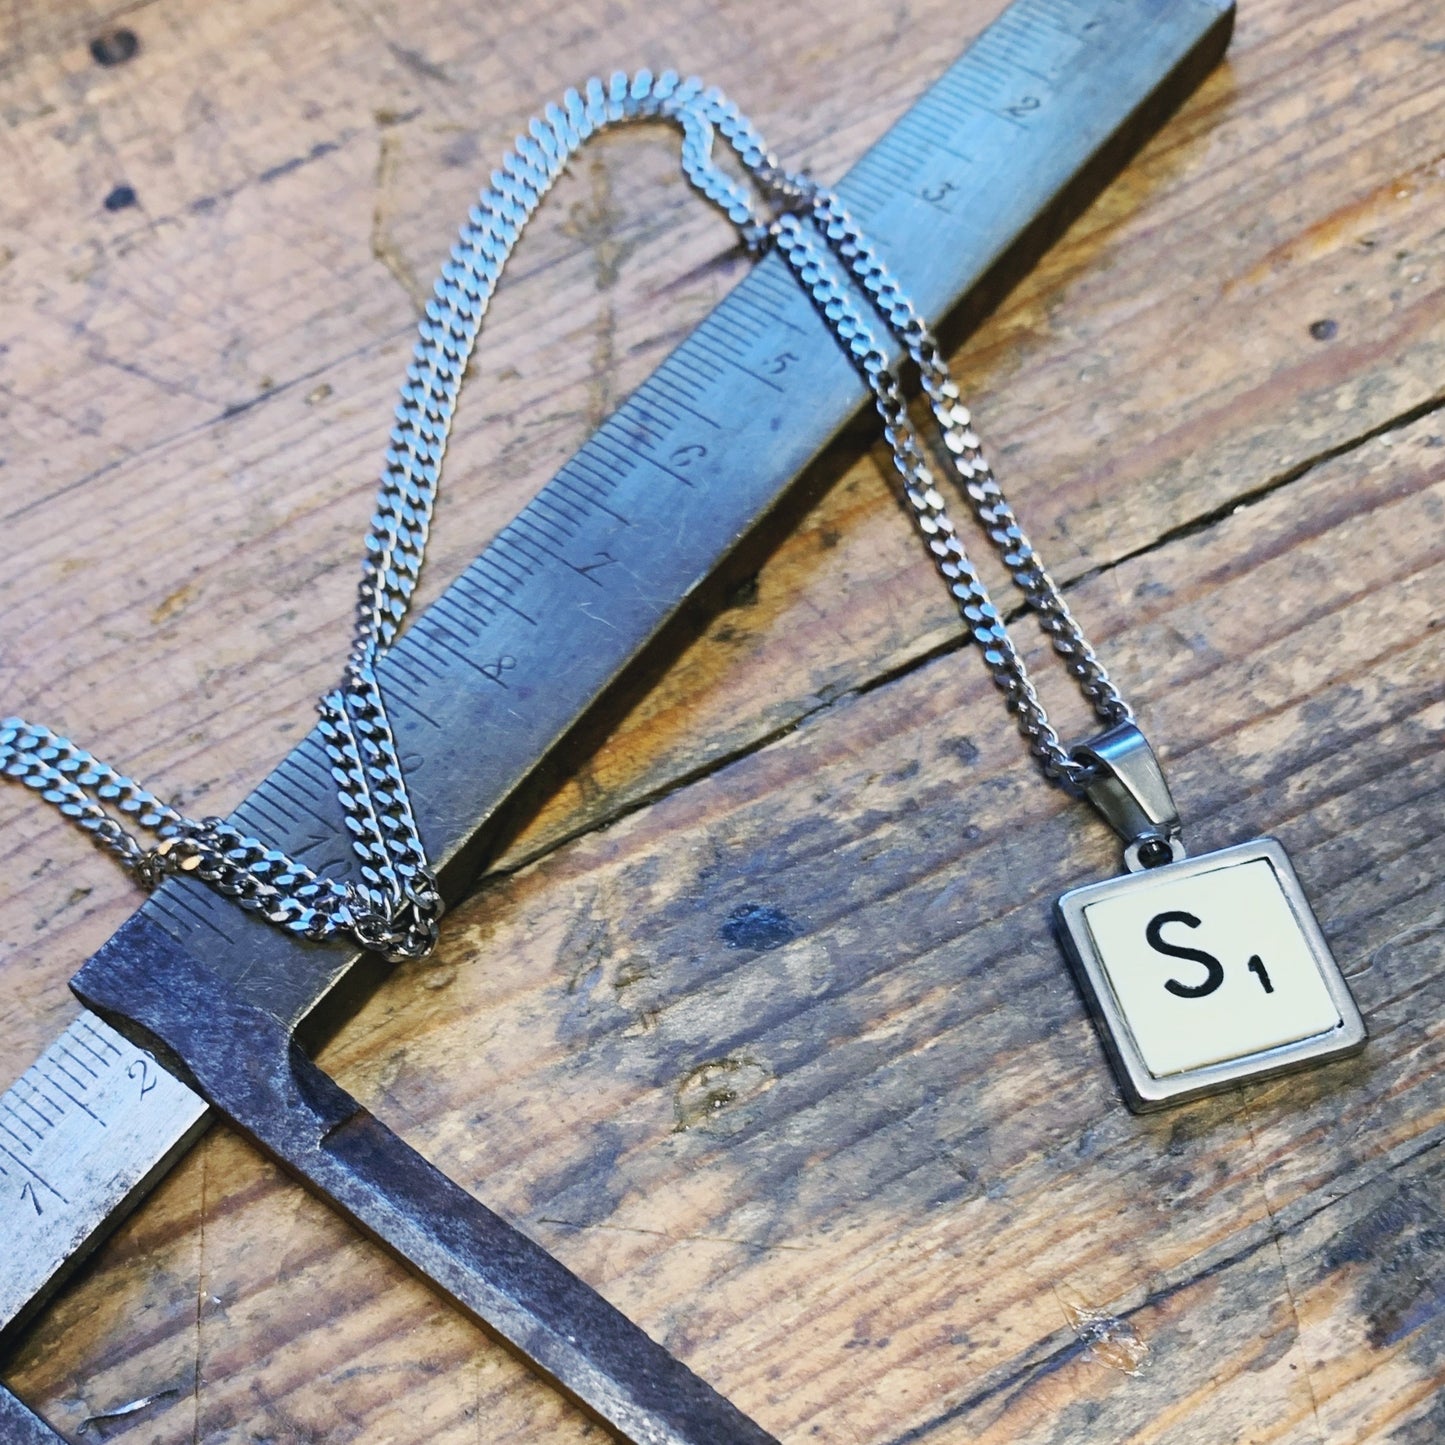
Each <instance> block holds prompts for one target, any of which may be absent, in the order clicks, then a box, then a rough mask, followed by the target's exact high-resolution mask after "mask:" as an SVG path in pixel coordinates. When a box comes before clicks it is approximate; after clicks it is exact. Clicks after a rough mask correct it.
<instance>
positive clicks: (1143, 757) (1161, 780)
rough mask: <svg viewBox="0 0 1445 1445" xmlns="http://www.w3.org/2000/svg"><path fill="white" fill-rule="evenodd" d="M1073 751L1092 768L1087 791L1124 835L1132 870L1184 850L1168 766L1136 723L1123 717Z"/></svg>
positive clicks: (1174, 859)
mask: <svg viewBox="0 0 1445 1445" xmlns="http://www.w3.org/2000/svg"><path fill="white" fill-rule="evenodd" d="M1069 756H1070V757H1072V758H1073V759H1074V761H1075V762H1078V763H1083V764H1084V765H1085V766H1086V767H1087V768H1089V770H1090V772H1091V774H1092V777H1091V778H1090V780H1089V781H1088V782H1087V783H1085V784H1084V796H1085V797H1086V798H1088V800H1089V801H1090V802H1091V803H1092V804H1093V805H1094V806H1095V807H1096V808H1097V809H1098V810H1099V812H1101V813H1102V814H1103V815H1104V817H1105V818H1106V819H1107V820H1108V822H1109V825H1110V827H1112V828H1113V829H1114V831H1115V832H1116V833H1117V834H1118V835H1119V836H1120V837H1121V838H1122V839H1123V840H1124V865H1125V867H1127V868H1128V870H1129V871H1130V872H1131V873H1141V872H1143V871H1144V870H1145V869H1146V868H1158V867H1161V866H1162V865H1163V864H1165V863H1177V862H1178V861H1179V860H1180V859H1181V858H1183V857H1184V856H1185V853H1184V842H1183V839H1182V838H1181V837H1180V836H1179V834H1180V829H1181V824H1180V822H1179V810H1178V808H1176V807H1175V806H1174V798H1173V795H1172V794H1171V793H1170V791H1169V784H1168V782H1167V781H1166V779H1165V777H1164V770H1163V768H1161V767H1160V766H1159V759H1158V758H1157V757H1155V756H1154V749H1153V748H1151V747H1150V746H1149V739H1148V738H1146V737H1145V736H1144V734H1143V733H1142V732H1140V731H1139V729H1138V728H1137V727H1136V726H1135V725H1134V724H1133V723H1131V722H1129V723H1119V724H1118V725H1117V726H1116V727H1112V728H1110V729H1109V730H1108V731H1107V732H1102V733H1100V734H1099V735H1098V737H1094V738H1090V739H1089V740H1088V741H1087V742H1082V743H1078V744H1076V745H1075V747H1074V748H1073V749H1072V750H1071V751H1070V754H1069Z"/></svg>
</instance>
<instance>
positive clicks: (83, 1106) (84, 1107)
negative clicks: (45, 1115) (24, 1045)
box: [36, 1060, 106, 1129]
mask: <svg viewBox="0 0 1445 1445" xmlns="http://www.w3.org/2000/svg"><path fill="white" fill-rule="evenodd" d="M51 1066H52V1067H53V1068H59V1065H58V1064H56V1063H55V1062H54V1060H52V1061H51ZM36 1067H37V1068H38V1067H39V1065H37V1066H36ZM44 1078H45V1082H46V1083H48V1084H49V1085H50V1087H51V1088H52V1089H54V1090H55V1091H56V1092H57V1093H60V1094H64V1095H65V1097H66V1098H67V1099H69V1100H70V1102H71V1103H72V1104H74V1105H75V1107H76V1108H77V1109H79V1110H81V1111H82V1112H83V1113H86V1114H89V1115H90V1117H91V1118H92V1119H94V1120H95V1122H96V1123H97V1124H99V1125H100V1127H101V1128H102V1129H104V1128H105V1127H106V1123H105V1120H104V1119H102V1118H101V1117H100V1115H99V1114H97V1113H96V1112H95V1111H94V1110H93V1109H91V1107H90V1105H88V1104H87V1103H86V1102H85V1100H84V1098H79V1099H78V1098H76V1096H75V1095H74V1094H72V1093H71V1092H70V1091H69V1090H68V1089H67V1088H65V1086H64V1085H63V1084H60V1083H57V1082H56V1081H55V1080H54V1079H53V1078H51V1077H50V1076H49V1075H45V1076H44ZM66 1078H68V1079H70V1082H71V1083H73V1084H75V1085H76V1086H77V1087H79V1081H78V1080H77V1079H75V1078H73V1077H72V1076H71V1075H70V1074H66Z"/></svg>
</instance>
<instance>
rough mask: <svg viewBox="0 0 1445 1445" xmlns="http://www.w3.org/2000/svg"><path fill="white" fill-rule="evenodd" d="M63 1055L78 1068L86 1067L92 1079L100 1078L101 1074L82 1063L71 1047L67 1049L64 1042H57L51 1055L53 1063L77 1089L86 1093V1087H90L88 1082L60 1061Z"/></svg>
mask: <svg viewBox="0 0 1445 1445" xmlns="http://www.w3.org/2000/svg"><path fill="white" fill-rule="evenodd" d="M62 1057H64V1058H67V1059H69V1060H70V1062H71V1063H73V1064H74V1065H75V1066H76V1067H77V1068H80V1069H84V1070H85V1072H86V1073H87V1074H89V1075H90V1077H91V1078H92V1079H95V1078H98V1077H99V1075H98V1074H96V1073H95V1071H94V1070H93V1069H87V1068H85V1065H84V1064H82V1063H81V1062H80V1060H79V1059H77V1058H76V1057H75V1055H74V1054H72V1053H71V1052H70V1051H69V1049H67V1048H66V1047H65V1046H64V1044H59V1043H57V1045H56V1048H55V1050H54V1053H53V1056H52V1057H51V1060H50V1062H51V1065H52V1066H53V1067H54V1068H56V1069H59V1070H60V1072H61V1073H63V1074H64V1075H65V1077H66V1078H67V1079H69V1080H70V1082H71V1083H72V1084H74V1085H75V1087H76V1088H77V1089H79V1090H80V1091H81V1092H82V1093H84V1092H85V1090H86V1088H87V1087H88V1086H87V1084H86V1082H85V1080H84V1079H82V1078H79V1077H77V1076H76V1075H75V1074H72V1073H71V1072H70V1070H69V1069H67V1068H66V1067H65V1065H64V1064H62V1063H61V1062H60V1059H61V1058H62Z"/></svg>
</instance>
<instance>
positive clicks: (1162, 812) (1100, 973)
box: [1055, 724, 1366, 1112]
mask: <svg viewBox="0 0 1445 1445" xmlns="http://www.w3.org/2000/svg"><path fill="white" fill-rule="evenodd" d="M1074 755H1075V756H1076V757H1077V758H1079V759H1080V760H1082V761H1086V762H1088V763H1089V764H1091V766H1092V767H1093V770H1094V773H1095V781H1094V782H1093V783H1092V784H1090V785H1089V786H1088V788H1087V790H1086V791H1087V794H1088V796H1089V798H1090V801H1091V802H1093V803H1094V804H1095V805H1096V806H1097V807H1099V809H1100V811H1101V812H1103V813H1104V814H1105V816H1106V817H1108V818H1109V821H1110V822H1111V823H1113V824H1114V826H1115V827H1116V829H1117V830H1118V831H1119V832H1120V834H1121V835H1122V836H1123V837H1124V838H1125V840H1126V848H1125V862H1126V865H1127V866H1128V868H1129V870H1130V871H1129V872H1128V873H1126V874H1125V875H1124V876H1123V877H1119V878H1111V879H1107V880H1106V881H1104V882H1102V883H1091V884H1088V885H1086V886H1085V887H1082V888H1075V889H1073V890H1071V891H1070V892H1068V893H1066V894H1064V895H1063V897H1062V898H1060V899H1059V900H1058V902H1057V904H1056V905H1055V919H1056V922H1057V925H1058V932H1059V936H1060V939H1061V941H1062V943H1063V945H1064V949H1065V952H1066V953H1067V954H1068V956H1069V960H1070V962H1071V963H1072V964H1073V967H1074V970H1075V972H1076V974H1077V975H1078V979H1079V983H1080V986H1081V988H1082V990H1083V993H1084V996H1085V998H1086V1000H1087V1002H1088V1004H1089V1006H1090V1009H1091V1011H1092V1012H1093V1014H1094V1018H1095V1021H1096V1023H1097V1024H1098V1027H1099V1032H1100V1035H1101V1037H1102V1039H1103V1042H1104V1046H1105V1049H1106V1050H1107V1052H1108V1054H1109V1057H1110V1059H1111V1061H1112V1063H1113V1065H1114V1069H1115V1072H1116V1073H1117V1075H1118V1078H1119V1083H1120V1085H1121V1087H1122V1089H1123V1092H1124V1097H1125V1099H1126V1101H1127V1102H1128V1104H1129V1107H1130V1108H1131V1109H1134V1110H1135V1111H1136V1112H1144V1111H1147V1110H1151V1109H1159V1108H1162V1107H1164V1106H1165V1105H1167V1104H1171V1103H1176V1102H1181V1101H1183V1100H1185V1099H1190V1098H1194V1097H1196V1096H1197V1095H1200V1094H1207V1093H1212V1092H1214V1091H1216V1090H1219V1089H1226V1088H1229V1087H1231V1086H1232V1085H1235V1084H1239V1083H1243V1082H1245V1081H1247V1080H1252V1079H1261V1078H1267V1077H1269V1076H1271V1075H1273V1074H1279V1073H1283V1072H1286V1071H1287V1070H1292V1069H1296V1068H1300V1067H1302V1066H1304V1065H1306V1064H1312V1063H1318V1062H1321V1061H1323V1060H1325V1059H1333V1058H1338V1057H1340V1056H1342V1055H1345V1054H1351V1053H1355V1052H1357V1051H1358V1050H1359V1049H1360V1048H1362V1047H1363V1045H1364V1042H1365V1037H1366V1034H1365V1024H1364V1020H1363V1019H1362V1018H1361V1016H1360V1011H1359V1009H1358V1008H1357V1007H1356V1005H1355V1001H1354V999H1353V998H1352V997H1351V995H1350V990H1349V986H1348V985H1347V984H1346V982H1345V979H1344V975H1343V974H1342V973H1341V972H1340V969H1339V966H1338V965H1337V964H1336V963H1335V961H1334V958H1333V957H1332V956H1331V954H1330V950H1329V945H1328V944H1327V943H1326V942H1325V939H1324V935H1323V934H1322V933H1321V932H1320V927H1319V924H1318V923H1317V922H1316V920H1315V916H1314V913H1313V912H1312V910H1311V909H1310V906H1309V902H1308V900H1307V899H1306V898H1305V896H1304V892H1303V890H1302V889H1301V887H1300V883H1299V879H1298V878H1297V877H1296V876H1295V872H1294V869H1293V868H1292V867H1291V866H1290V861H1289V858H1288V856H1287V855H1286V853H1285V851H1284V849H1283V848H1282V847H1281V846H1280V844H1279V843H1277V842H1276V841H1275V840H1274V839H1273V838H1260V839H1257V840H1255V841H1254V842H1251V843H1241V844H1239V845H1238V846H1236V847H1233V848H1224V849H1221V850H1219V851H1218V852H1214V853H1206V854H1203V855H1201V856H1200V857H1197V858H1188V857H1186V856H1185V855H1184V849H1183V846H1182V844H1181V842H1180V840H1179V820H1178V815H1177V813H1176V812H1175V810H1174V805H1173V801H1172V799H1171V798H1170V796H1169V790H1168V786H1167V784H1166V783H1165V782H1164V778H1163V774H1162V772H1161V771H1160V769H1159V765H1158V763H1157V761H1156V760H1155V758H1154V754H1153V752H1152V751H1151V750H1150V749H1149V744H1148V742H1147V741H1145V739H1144V737H1143V734H1142V733H1140V732H1139V730H1138V729H1137V728H1135V727H1134V726H1133V725H1132V724H1125V725H1123V726H1121V727H1117V728H1114V729H1111V730H1110V732H1108V733H1105V734H1104V735H1103V736H1102V737H1100V738H1096V739H1094V740H1093V742H1091V743H1089V744H1086V745H1084V746H1083V747H1080V748H1077V749H1075V754H1074Z"/></svg>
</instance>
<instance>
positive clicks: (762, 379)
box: [713, 347, 783, 395]
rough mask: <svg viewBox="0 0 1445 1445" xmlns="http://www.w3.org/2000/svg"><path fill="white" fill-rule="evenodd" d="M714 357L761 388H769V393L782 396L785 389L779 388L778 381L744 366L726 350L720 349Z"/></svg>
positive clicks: (715, 352) (714, 353)
mask: <svg viewBox="0 0 1445 1445" xmlns="http://www.w3.org/2000/svg"><path fill="white" fill-rule="evenodd" d="M713 355H714V356H715V357H716V358H717V360H718V361H720V362H722V363H723V365H724V366H731V367H733V368H734V369H735V370H737V371H740V372H742V374H743V375H744V376H746V377H747V378H748V379H749V380H750V381H755V382H757V383H758V385H759V386H765V387H767V388H768V390H769V391H773V392H777V393H778V394H779V395H781V394H782V391H783V388H782V387H781V386H779V385H778V383H777V382H776V381H773V380H771V379H770V378H768V377H766V376H761V375H759V374H758V373H757V372H756V371H754V370H753V369H752V367H750V366H744V365H743V363H742V362H741V361H739V360H738V359H737V358H736V357H734V356H729V355H728V354H727V352H726V350H724V349H723V348H722V347H718V348H717V350H716V351H714V352H713Z"/></svg>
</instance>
